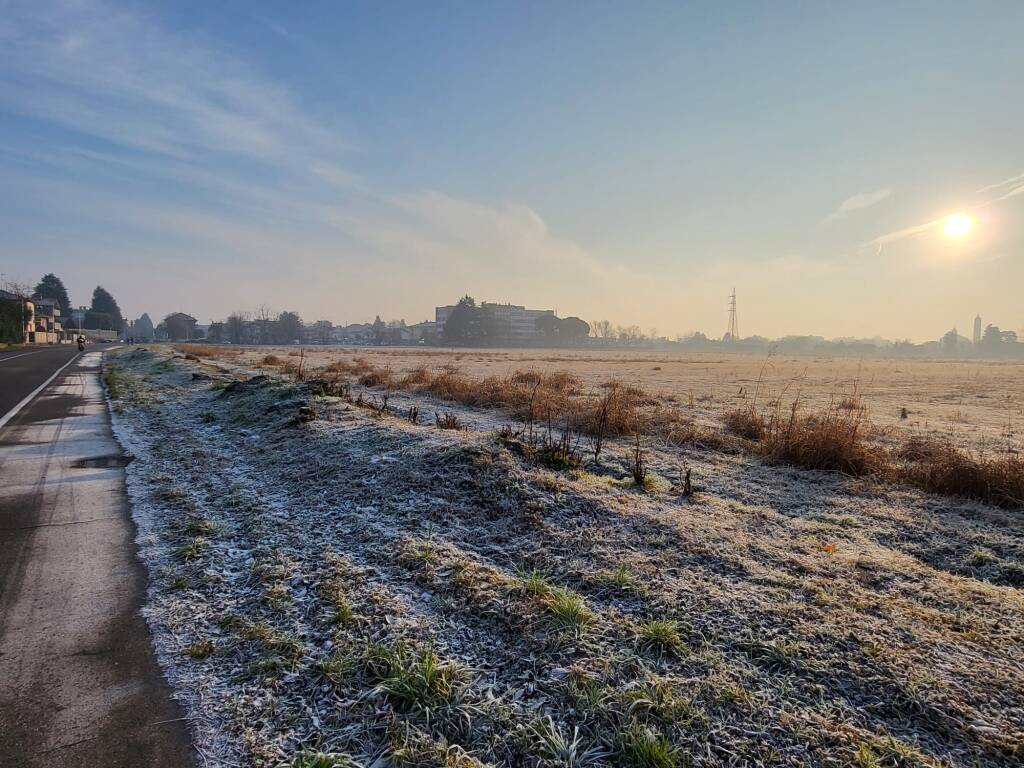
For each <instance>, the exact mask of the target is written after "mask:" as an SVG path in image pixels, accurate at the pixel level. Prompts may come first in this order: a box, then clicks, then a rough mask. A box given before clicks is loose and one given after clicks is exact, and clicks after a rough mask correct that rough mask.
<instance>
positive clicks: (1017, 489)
mask: <svg viewBox="0 0 1024 768" xmlns="http://www.w3.org/2000/svg"><path fill="white" fill-rule="evenodd" d="M896 455H897V457H898V458H899V459H902V460H903V461H904V462H905V463H904V464H902V465H900V466H898V467H897V469H896V470H895V474H896V476H897V477H898V478H902V479H904V480H907V481H908V482H911V483H913V484H914V485H916V486H918V487H919V488H922V489H924V490H926V491H931V492H932V493H941V494H945V495H947V496H963V497H965V498H969V499H977V500H978V501H984V502H987V503H989V504H996V505H998V506H1001V507H1006V508H1009V509H1014V508H1018V507H1024V459H1021V458H1020V457H1019V456H1015V455H1012V454H1008V453H1006V454H998V455H993V456H974V455H972V454H970V453H968V452H966V451H962V450H960V449H958V448H957V447H955V446H953V445H951V444H949V443H947V442H941V441H937V440H928V439H925V438H920V437H913V438H910V439H909V440H907V442H906V443H904V445H903V446H901V448H900V449H899V450H898V451H897V453H896Z"/></svg>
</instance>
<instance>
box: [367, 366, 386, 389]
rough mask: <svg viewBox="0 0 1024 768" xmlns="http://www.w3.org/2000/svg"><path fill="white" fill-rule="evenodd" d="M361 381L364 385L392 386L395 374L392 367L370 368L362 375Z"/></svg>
mask: <svg viewBox="0 0 1024 768" xmlns="http://www.w3.org/2000/svg"><path fill="white" fill-rule="evenodd" d="M359 383H360V384H362V385H363V386H364V387H390V386H391V385H392V384H393V383H394V376H393V375H392V373H391V369H390V368H373V367H371V368H369V369H368V370H366V371H365V372H364V373H363V374H362V375H361V376H360V377H359Z"/></svg>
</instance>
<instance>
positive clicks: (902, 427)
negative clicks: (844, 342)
mask: <svg viewBox="0 0 1024 768" xmlns="http://www.w3.org/2000/svg"><path fill="white" fill-rule="evenodd" d="M293 352H297V350H289V349H285V350H270V349H260V350H235V349H224V348H204V347H190V348H186V349H184V350H183V351H179V352H175V351H173V350H171V349H169V348H162V349H154V350H149V349H144V348H136V349H126V350H120V351H119V352H118V353H116V354H114V355H112V356H111V360H110V363H109V366H108V370H107V373H106V383H107V386H108V391H109V392H110V395H111V398H112V405H113V410H114V416H115V429H116V431H117V433H118V435H119V438H120V439H121V441H122V442H123V444H124V445H125V448H126V450H128V451H129V452H130V453H131V454H132V455H133V456H134V457H135V460H134V461H133V462H132V463H131V464H130V465H129V467H128V479H129V494H130V497H131V501H132V505H133V511H134V515H135V517H136V521H137V522H138V525H139V530H140V543H141V545H142V549H143V557H144V559H145V561H146V563H147V566H148V567H149V569H150V574H151V585H150V594H149V604H148V607H147V618H148V619H149V621H150V624H151V626H152V628H153V630H154V633H155V636H156V638H157V645H158V651H159V654H160V659H161V663H162V664H163V666H164V668H165V669H166V671H167V673H168V676H169V678H170V680H171V682H172V684H173V685H174V687H175V690H176V692H177V695H178V696H179V698H180V699H181V701H182V702H183V704H184V705H185V707H186V709H187V711H188V712H189V718H190V723H191V724H192V726H193V728H194V729H195V733H196V738H197V742H198V745H199V747H200V750H201V752H202V753H203V755H204V756H205V757H206V759H207V761H208V764H210V765H259V766H276V765H284V766H350V765H359V766H377V767H378V768H383V767H384V766H392V765H394V766H401V765H406V766H478V765H494V766H595V767H596V766H608V767H610V766H636V767H637V768H648V767H649V768H672V767H673V766H684V765H696V766H712V765H790V766H803V765H811V766H859V767H860V768H868V767H871V766H942V765H949V766H974V765H983V766H1010V765H1017V764H1019V762H1020V760H1021V757H1022V755H1024V705H1022V701H1024V597H1022V594H1021V587H1022V586H1024V515H1022V512H1021V511H1020V509H1019V507H1018V505H1017V502H1018V501H1019V498H1018V497H1015V496H1010V497H1008V496H1006V495H1005V494H1004V495H1002V496H997V497H994V498H996V499H997V500H998V501H999V503H1001V504H1003V506H1004V507H1005V508H1000V507H997V506H991V505H988V504H985V503H982V502H979V501H970V500H965V499H963V498H958V497H957V496H955V495H950V494H946V493H945V492H944V495H936V494H933V493H929V492H926V491H924V490H921V489H920V487H921V484H920V483H919V484H918V485H917V486H915V483H914V482H911V481H910V480H912V479H913V477H914V476H913V475H912V474H911V473H909V472H908V473H905V474H892V473H890V472H889V471H888V470H887V472H882V471H881V470H878V471H876V470H875V469H874V468H872V469H871V471H865V472H863V473H848V474H843V473H840V472H820V471H808V470H806V469H802V468H799V466H800V462H804V463H806V460H805V459H804V458H799V459H794V458H791V457H789V454H786V453H784V452H779V453H778V454H777V455H776V456H775V460H773V461H769V460H768V459H767V458H766V456H767V455H766V454H765V453H764V450H765V449H763V448H762V447H760V446H763V445H766V444H768V443H770V440H771V439H774V438H777V437H778V433H770V434H768V435H767V436H766V437H765V438H763V440H762V441H761V442H760V443H759V442H757V441H756V440H752V439H748V438H745V437H742V436H739V435H737V434H736V433H735V431H734V430H730V429H729V428H727V427H726V426H725V425H724V423H723V422H724V421H725V420H727V419H728V417H729V414H734V413H740V414H749V413H753V414H754V415H755V416H759V415H760V414H761V413H762V410H761V409H762V408H767V409H768V410H769V411H771V409H772V408H773V406H771V405H768V403H769V401H771V400H773V399H780V398H783V399H785V402H786V403H788V402H790V401H791V400H792V397H793V393H794V391H799V392H800V394H801V398H803V399H805V400H806V401H807V405H806V408H807V410H808V412H809V413H812V414H818V413H821V412H823V411H824V410H827V406H828V404H829V403H830V402H831V403H833V408H832V412H833V413H834V414H836V416H835V422H834V423H837V424H839V425H840V426H841V427H842V430H845V431H843V432H841V433H837V434H840V436H842V437H844V439H845V438H846V437H849V435H851V434H852V435H853V437H852V438H850V439H851V440H852V442H851V445H853V447H854V448H855V449H856V450H861V449H862V448H863V447H864V446H865V445H866V446H867V449H865V450H868V451H869V452H870V455H871V456H874V455H875V454H876V453H877V452H878V451H882V452H885V453H884V455H885V456H886V457H889V456H890V453H889V452H892V453H891V455H892V456H896V455H897V454H898V452H899V451H900V450H903V449H904V448H906V446H907V445H911V444H912V443H910V442H908V439H909V438H910V437H913V436H915V435H927V436H932V437H934V435H932V434H931V433H932V432H936V433H938V434H939V435H940V436H944V435H946V434H948V433H951V434H953V435H954V436H955V437H956V441H957V444H958V445H959V446H961V447H970V448H971V450H972V451H974V452H979V451H980V447H981V446H982V444H984V445H985V446H986V448H985V450H986V451H989V452H993V453H995V452H997V451H999V455H1000V456H1001V457H1004V458H1005V461H1004V464H1002V465H1000V466H1004V467H1008V468H1009V469H1010V471H1011V472H1015V471H1016V468H1017V467H1018V466H1019V465H1018V464H1016V463H1014V462H1015V461H1016V459H1015V458H1013V457H1014V456H1015V455H1016V454H1012V453H1006V449H1007V448H1008V447H1012V446H1013V445H1014V443H1013V441H1018V442H1017V443H1016V445H1017V446H1019V434H1018V432H1017V429H1018V427H1017V423H1018V421H1017V420H1018V417H1019V416H1020V411H1019V408H1020V402H1021V400H1020V395H1021V387H1022V382H1021V381H1020V378H1021V377H1020V376H1019V375H1017V374H1019V373H1020V372H1021V371H1020V370H1019V366H1016V367H1015V366H1009V365H998V364H986V363H981V364H972V365H971V366H965V367H964V368H963V369H957V368H956V366H955V365H953V364H946V363H923V362H909V361H908V362H904V361H900V362H898V363H895V362H882V363H865V364H864V366H862V367H861V368H860V369H859V370H858V367H857V365H856V364H855V363H854V364H850V363H848V362H846V361H813V360H808V361H797V362H793V361H789V360H786V361H777V360H776V361H771V366H770V367H768V368H766V370H765V373H764V374H763V375H761V376H760V385H758V378H759V375H760V372H761V369H762V365H763V361H758V360H742V359H734V358H730V359H723V358H721V357H716V358H714V359H712V358H708V359H704V360H699V361H694V360H692V359H689V358H688V359H687V360H686V361H681V360H671V359H668V358H664V359H662V358H654V357H646V358H638V357H636V356H633V357H632V358H629V359H628V360H627V359H625V358H623V357H621V356H618V355H611V354H609V355H605V356H604V357H606V358H607V359H602V355H600V354H597V353H587V354H583V353H579V354H576V353H570V354H568V355H560V356H559V359H557V360H555V359H552V358H553V357H554V355H551V356H548V355H547V353H546V352H539V353H538V352H534V351H531V352H495V351H466V352H459V353H456V354H455V355H449V354H448V353H444V354H443V355H442V354H440V353H434V352H425V351H419V350H412V351H398V350H382V351H376V350H362V349H361V350H358V351H355V352H353V351H351V350H346V351H340V350H329V351H328V350H318V351H316V352H315V353H312V354H307V353H306V352H303V353H301V354H298V355H293V354H291V353H293ZM185 353H187V356H186V354H185ZM268 356H270V357H268ZM354 358H364V359H363V360H361V361H359V360H354ZM451 364H454V365H457V366H459V369H460V373H458V374H456V373H454V372H452V371H451V370H450V369H448V370H445V369H444V366H446V365H451ZM420 366H427V367H428V369H429V370H427V371H418V370H417V369H418V368H419V367H420ZM387 369H390V373H387ZM943 371H945V374H943ZM563 372H564V373H563ZM261 373H262V374H266V375H260V374H261ZM798 373H799V374H800V377H799V378H796V374H798ZM537 374H540V375H537ZM489 376H490V377H491V378H490V379H489V378H488V377H489ZM944 376H945V378H944ZM610 379H616V380H618V381H620V382H622V385H621V386H620V387H613V388H609V387H604V386H602V385H603V384H605V383H606V382H607V381H609V380H610ZM629 386H633V387H637V388H639V389H642V390H643V392H642V393H641V392H639V390H637V391H636V392H632V391H630V390H628V389H627V387H629ZM855 388H856V391H855ZM741 390H742V391H741ZM755 391H756V393H757V398H758V400H760V398H761V397H764V398H765V405H764V406H761V405H760V404H759V403H753V401H754V397H755V394H754V393H755ZM602 393H604V394H602ZM691 393H692V397H691ZM979 395H982V396H979ZM620 396H621V397H620ZM524 398H528V402H527V401H524ZM616 398H619V399H616ZM623 398H624V399H623ZM847 399H852V400H856V403H854V404H853V405H850V406H849V407H847V406H843V407H840V405H841V403H840V401H842V400H847ZM1006 401H1012V402H1013V403H1015V405H1013V406H1006V405H1005V402H1006ZM1000 402H1003V403H1004V404H1003V405H1002V406H1000V405H998V403H1000ZM538 403H542V404H543V407H542V408H540V409H538V408H537V405H538ZM601 403H606V404H607V403H611V408H610V412H611V415H610V416H608V414H607V413H605V411H602V409H601V408H600V406H601ZM527 405H528V407H527ZM752 405H753V407H751V406H752ZM774 407H775V408H776V409H777V410H781V411H782V412H785V408H787V407H788V405H785V404H784V403H780V404H779V405H778V406H774ZM544 408H558V409H561V410H558V413H559V414H565V413H569V414H571V417H572V418H571V419H570V418H569V417H566V418H567V421H566V424H568V425H569V428H570V431H572V429H575V430H576V431H575V432H574V433H572V434H570V438H569V440H568V444H566V442H563V438H564V427H562V426H561V423H560V422H559V421H558V420H557V419H552V418H551V417H550V416H549V417H547V418H545V415H544ZM900 408H907V410H908V412H909V414H908V418H907V419H900V418H899V409H900ZM951 408H956V409H960V411H961V417H959V418H958V419H955V420H954V419H953V418H952V414H951V413H950V412H949V411H948V409H951ZM1014 408H1016V409H1017V410H1013V409H1014ZM865 410H866V413H865ZM893 410H895V411H896V413H895V415H894V414H892V413H890V411H893ZM550 412H551V411H550V410H549V411H548V413H550ZM953 413H955V411H953ZM602 414H604V415H605V416H608V417H607V418H604V417H603V416H602ZM623 414H624V415H623ZM620 417H622V418H623V419H624V421H623V422H622V425H621V428H620V427H619V426H616V425H618V424H619V422H617V421H616V419H617V418H620ZM868 419H870V421H871V422H872V423H873V426H870V427H869V426H862V425H867V424H868V423H869V422H868ZM552 421H554V422H555V423H552ZM631 423H635V424H636V425H637V426H636V428H635V429H634V430H633V431H632V432H631V431H630V424H631ZM820 423H822V422H820V421H814V422H813V423H812V424H811V426H810V427H808V431H813V429H814V428H815V425H816V424H820ZM824 423H829V424H831V423H833V422H824ZM613 427H614V428H613ZM861 430H863V432H865V433H867V434H866V437H865V438H864V442H863V443H862V441H861ZM1001 430H1005V434H1002V433H1001ZM597 434H600V435H601V436H602V438H603V445H602V446H601V447H600V448H599V449H598V450H595V449H594V438H595V435H597ZM1000 441H1002V442H1000ZM996 446H998V447H996ZM787 447H790V448H791V447H792V446H787ZM1000 448H1001V451H1000ZM920 453H921V455H920V456H916V457H914V458H913V459H908V460H907V461H908V462H909V463H908V466H910V467H922V466H927V465H926V462H927V461H930V460H932V457H933V454H929V453H927V451H921V452H920ZM900 455H902V454H900ZM958 455H960V454H958ZM966 455H967V454H963V456H966ZM779 457H783V458H784V460H778V459H779ZM812 458H814V459H815V460H817V458H820V457H818V456H817V455H815V456H814V457H812ZM842 458H849V457H848V456H847V455H846V454H844V455H843V457H842ZM1000 460H1003V459H1000ZM795 465H796V466H795ZM901 466H902V465H901ZM964 466H965V467H967V466H968V465H967V464H965V465H964ZM986 466H987V465H986ZM964 471H966V470H964ZM851 474H857V475H858V476H850V475H851ZM1014 482H1017V478H1016V476H1014V477H1011V478H1010V484H1009V485H1007V486H1006V487H1007V488H1010V489H1011V491H1012V489H1014V488H1016V487H1017V486H1015V485H1013V483H1014ZM1013 492H1014V493H1015V491H1013Z"/></svg>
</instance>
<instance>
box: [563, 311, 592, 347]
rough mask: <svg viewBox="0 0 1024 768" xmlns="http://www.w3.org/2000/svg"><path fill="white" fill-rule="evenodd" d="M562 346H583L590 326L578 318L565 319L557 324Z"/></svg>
mask: <svg viewBox="0 0 1024 768" xmlns="http://www.w3.org/2000/svg"><path fill="white" fill-rule="evenodd" d="M559 335H560V336H561V337H562V343H563V344H583V343H584V342H585V341H586V340H587V337H588V336H589V335H590V324H589V323H588V322H586V321H585V320H580V318H578V317H567V318H565V319H563V320H562V321H561V323H560V324H559Z"/></svg>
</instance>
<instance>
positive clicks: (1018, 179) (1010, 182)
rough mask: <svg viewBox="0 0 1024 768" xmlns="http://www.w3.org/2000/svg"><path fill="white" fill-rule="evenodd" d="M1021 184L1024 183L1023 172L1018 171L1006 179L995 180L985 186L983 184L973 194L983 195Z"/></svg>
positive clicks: (1003, 190)
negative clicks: (993, 182)
mask: <svg viewBox="0 0 1024 768" xmlns="http://www.w3.org/2000/svg"><path fill="white" fill-rule="evenodd" d="M1021 185H1024V173H1018V174H1017V175H1016V176H1011V177H1010V178H1008V179H1003V180H1002V181H997V182H996V183H995V184H989V185H987V186H984V187H982V188H981V189H979V190H978V191H977V192H975V193H974V194H976V195H983V194H985V193H986V192H995V191H999V192H1005V191H1006V190H1007V189H1008V188H1009V189H1013V188H1015V187H1020V186H1021Z"/></svg>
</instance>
